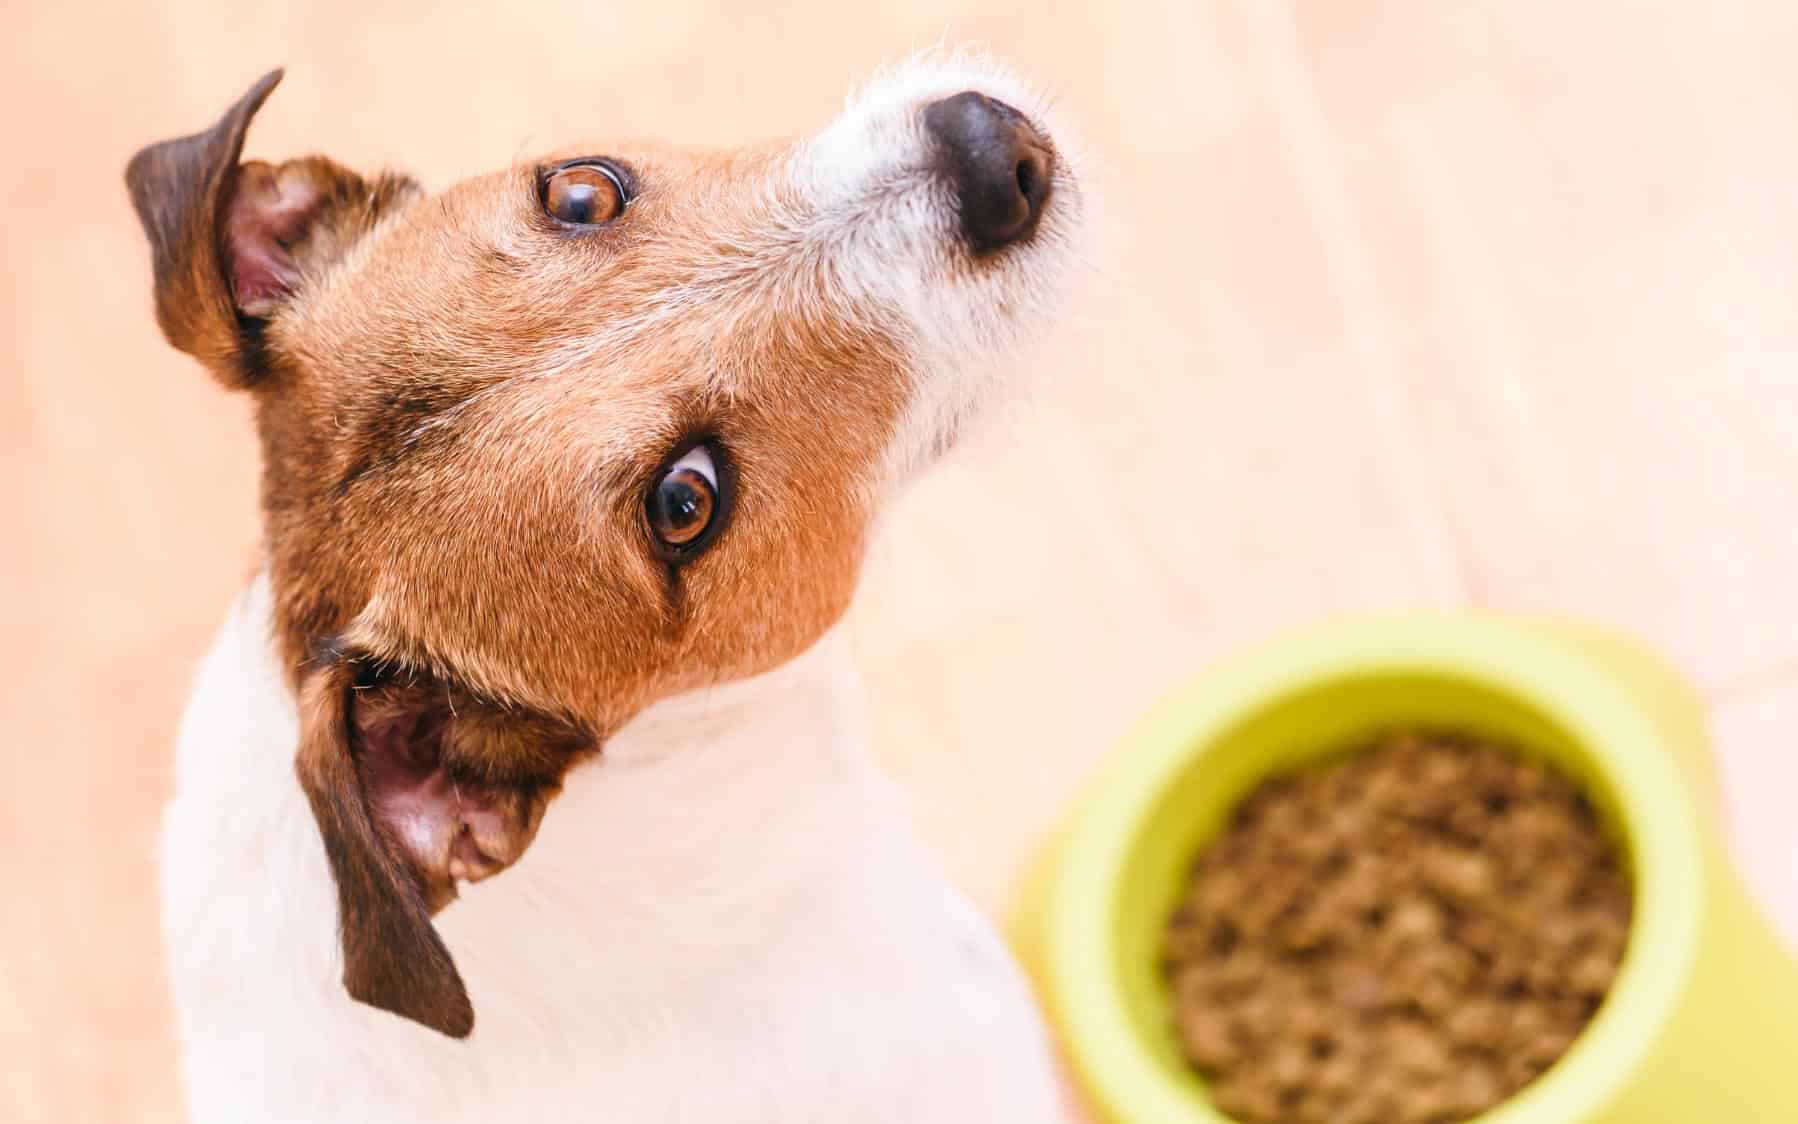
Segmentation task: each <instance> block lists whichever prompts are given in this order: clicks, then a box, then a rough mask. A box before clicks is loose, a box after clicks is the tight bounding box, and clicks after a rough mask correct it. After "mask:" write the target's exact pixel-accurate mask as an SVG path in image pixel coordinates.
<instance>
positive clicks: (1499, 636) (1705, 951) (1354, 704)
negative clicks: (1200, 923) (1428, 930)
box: [1014, 616, 1798, 1124]
mask: <svg viewBox="0 0 1798 1124" xmlns="http://www.w3.org/2000/svg"><path fill="white" fill-rule="evenodd" d="M1402 726H1422V727H1446V728H1453V729H1458V730H1467V731H1470V732H1474V733H1481V734H1486V735H1488V736H1491V737H1495V738H1498V739H1502V740H1504V741H1506V742H1509V743H1513V744H1516V745H1518V746H1520V747H1524V748H1525V749H1526V751H1527V752H1532V753H1536V754H1540V755H1541V756H1543V757H1544V758H1546V759H1548V760H1549V761H1551V762H1552V763H1553V764H1555V765H1556V766H1557V767H1559V768H1560V769H1561V770H1563V771H1565V772H1567V773H1570V774H1571V775H1573V776H1574V777H1575V778H1576V779H1578V780H1579V781H1581V782H1582V783H1583V784H1584V785H1585V786H1586V788H1587V791H1588V793H1589V794H1590V796H1591V797H1592V799H1593V802H1594V804H1595V805H1596V806H1597V807H1598V808H1599V810H1600V812H1601V813H1602V815H1603V816H1604V818H1605V820H1606V822H1607V824H1608V825H1609V828H1610V829H1611V831H1612V832H1613V833H1614V834H1615V836H1616V838H1617V839H1618V840H1619V841H1620V842H1621V844H1622V845H1623V847H1624V849H1625V851H1626V854H1627V856H1628V861H1629V864H1630V867H1631V870H1632V874H1633V878H1634V882H1635V891H1636V913H1635V918H1634V921H1633V924H1632V927H1631V933H1630V941H1629V947H1628V950H1627V951H1626V953H1625V956H1624V961H1623V964H1622V966H1621V969H1620V971H1619V974H1618V977H1617V981H1616V983H1615V985H1614V986H1613V988H1612V990H1611V994H1610V996H1609V997H1608V999H1607V1000H1606V1002H1605V1004H1604V1006H1603V1007H1602V1008H1601V1009H1600V1011H1599V1013H1598V1015H1597V1017H1596V1018H1594V1020H1593V1022H1592V1023H1591V1025H1590V1026H1589V1027H1588V1028H1587V1030H1586V1031H1585V1033H1584V1034H1582V1035H1581V1036H1580V1038H1579V1039H1578V1040H1577V1041H1576V1042H1575V1043H1574V1045H1573V1047H1572V1049H1571V1050H1569V1052H1568V1053H1567V1054H1566V1056H1564V1057H1563V1058H1562V1059H1561V1060H1560V1061H1559V1062H1558V1063H1557V1064H1556V1065H1555V1066H1554V1067H1553V1068H1551V1069H1550V1070H1549V1071H1548V1072H1547V1073H1545V1074H1543V1075H1542V1076H1541V1077H1540V1078H1538V1079H1537V1080H1536V1081H1535V1082H1533V1083H1532V1084H1531V1085H1529V1086H1528V1087H1527V1088H1525V1089H1524V1090H1522V1091H1521V1092H1520V1093H1518V1094H1517V1095H1516V1096H1515V1097H1513V1098H1511V1099H1510V1100H1508V1101H1506V1102H1505V1103H1504V1104H1502V1105H1500V1106H1498V1107H1497V1108H1494V1109H1492V1110H1491V1111H1489V1112H1487V1113H1485V1114H1483V1115H1481V1116H1480V1117H1479V1121H1480V1124H1574V1122H1579V1124H1757V1122H1763V1121H1764V1122H1768V1124H1772V1122H1774V1121H1787V1122H1792V1121H1798V965H1795V964H1794V961H1793V959H1792V957H1791V955H1790V952H1789V950H1787V949H1785V948H1784V947H1783V946H1782V945H1781V944H1780V942H1779V940H1778V938H1777V937H1776V936H1775V934H1774V932H1773V930H1772V928H1771V926H1770V925H1769V924H1768V923H1767V921H1766V919H1765V917H1764V916H1763V915H1762V914H1761V913H1760V911H1759V910H1758V909H1757V908H1756V907H1755V906H1754V904H1753V903H1752V902H1751V901H1750V899H1749V897H1748V896H1747V894H1746V893H1745V891H1744V890H1743V888H1742V886H1741V885H1740V883H1739V880H1738V878H1737V876H1736V874H1735V873H1734V871H1733V870H1732V869H1731V867H1730V866H1729V864H1728V863H1727V861H1726V860H1725V858H1724V857H1723V853H1722V848H1721V845H1720V840H1719V836H1718V828H1717V824H1716V823H1715V818H1714V815H1713V813H1712V810H1711V803H1712V799H1713V796H1714V793H1713V783H1712V780H1711V777H1710V773H1709V764H1708V751H1707V749H1706V746H1705V734H1704V722H1703V714H1702V710H1701V708H1700V707H1699V704H1698V703H1697V702H1696V700H1695V698H1694V697H1693V695H1692V693H1691V691H1690V690H1689V689H1688V688H1687V687H1686V686H1685V684H1684V683H1683V682H1682V681H1681V680H1680V678H1679V677H1678V676H1677V674H1675V673H1674V672H1672V671H1671V670H1670V669H1669V668H1668V667H1667V666H1666V665H1665V664H1663V663H1662V662H1660V661H1659V660H1658V659H1657V658H1655V657H1654V656H1652V655H1651V654H1649V653H1647V652H1646V651H1645V650H1643V649H1641V648H1639V647H1637V646H1635V645H1634V644H1633V643H1631V642H1630V641H1628V640H1625V639H1622V638H1620V637H1617V636H1615V635H1613V634H1610V633H1605V632H1600V631H1597V630H1593V629H1590V628H1586V627H1583V626H1576V625H1549V624H1529V623H1522V622H1507V621H1503V620H1496V619H1488V618H1478V617H1467V616H1412V617H1403V618H1384V619H1377V620H1364V621H1355V622H1348V623H1344V624H1338V625H1334V626H1331V627H1327V628H1324V629H1321V630H1318V631H1314V632H1310V633H1307V634H1304V635H1301V636H1297V637H1293V638H1289V639H1287V640H1284V641H1282V642H1279V643H1276V644H1274V645H1272V646H1270V647H1267V648H1265V649H1262V650H1260V651H1257V652H1253V653H1251V654H1249V655H1247V656H1245V657H1243V658H1241V659H1238V660H1236V661H1234V662H1232V663H1230V664H1229V665H1228V666H1225V667H1222V668H1219V669H1216V670H1214V671H1212V672H1210V673H1208V674H1207V675H1205V676H1204V677H1202V678H1201V679H1200V680H1199V681H1198V682H1196V683H1194V684H1193V685H1192V686H1190V687H1189V688H1187V689H1185V690H1183V691H1180V692H1178V693H1177V694H1175V695H1174V696H1173V697H1172V698H1170V699H1168V700H1167V701H1166V702H1164V703H1163V704H1162V705H1161V706H1160V707H1159V708H1158V709H1157V710H1156V711H1155V712H1154V713H1152V714H1151V715H1150V716H1149V717H1148V718H1147V719H1146V720H1144V721H1143V722H1142V723H1141V724H1140V725H1139V726H1138V727H1137V728H1136V729H1135V730H1134V731H1133V732H1131V733H1130V734H1129V735H1128V736H1126V737H1125V739H1124V741H1123V744H1122V745H1121V746H1120V747H1119V748H1118V750H1117V753H1116V756H1115V759H1114V760H1113V761H1112V763H1111V765H1110V767H1109V768H1108V769H1107V770H1106V772H1105V773H1104V774H1103V776H1102V777H1101V778H1100V781H1099V783H1098V784H1097V785H1096V787H1095V789H1094V791H1093V792H1092V793H1091V794H1090V797H1089V798H1088V800H1087V801H1086V803H1085V804H1084V805H1083V806H1082V807H1081V808H1080V809H1079V810H1078V811H1077V813H1076V815H1075V816H1074V818H1073V819H1072V820H1071V821H1070V823H1069V824H1068V825H1067V826H1066V828H1065V829H1064V830H1063V831H1062V832H1061V834H1060V835H1059V836H1058V837H1057V839H1056V840H1055V841H1054V843H1053V844H1052V846H1051V847H1050V848H1049V849H1048V851H1047V852H1046V853H1045V855H1044V857H1043V859H1042V861H1041V862H1040V864H1039V866H1038V868H1037V870H1036V872H1035V875H1034V877H1033V878H1032V879H1031V881H1030V884H1029V886H1028V888H1027V890H1026V893H1025V897H1024V901H1023V903H1022V906H1021V908H1020V911H1019V913H1018V917H1017V921H1016V924H1015V926H1014V937H1015V940H1016V943H1017V945H1018V947H1019V951H1020V953H1021V955H1022V956H1023V958H1024V961H1025V963H1026V965H1027V967H1028V968H1029V969H1030V971H1031V973H1032V975H1033V976H1034V977H1035V979H1036V982H1037V984H1038V987H1039V988H1040V990H1041V992H1042V994H1043V997H1044V1000H1045V1002H1046V1005H1047V1007H1048V1009H1049V1012H1050V1015H1051V1018H1052V1019H1053V1021H1054V1023H1055V1025H1056V1028H1057V1030H1058V1031H1059V1033H1060V1036H1061V1039H1062V1041H1063V1043H1064V1046H1065V1048H1066V1050H1067V1052H1068V1054H1069V1056H1070V1058H1071V1060H1072V1062H1073V1065H1074V1067H1075V1069H1076V1071H1077V1073H1078V1074H1079V1076H1080V1078H1081V1080H1082V1082H1083V1084H1084V1085H1085V1087H1086V1090H1087V1092H1088V1093H1089V1094H1090V1097H1091V1099H1092V1101H1093V1103H1094V1104H1095V1105H1096V1106H1097V1108H1098V1110H1099V1112H1100V1113H1101V1114H1102V1115H1103V1116H1104V1118H1105V1119H1107V1120H1110V1121H1114V1122H1127V1124H1225V1122H1226V1120H1227V1118H1226V1117H1224V1116H1223V1115H1221V1114H1220V1113H1219V1112H1217V1110H1215V1109H1214V1108H1212V1107H1211V1106H1210V1104H1209V1102H1208V1101H1207V1099H1206V1097H1205V1091H1204V1085H1203V1082H1202V1081H1201V1080H1200V1079H1199V1077H1198V1076H1197V1075H1196V1074H1195V1073H1194V1072H1193V1071H1192V1070H1191V1069H1190V1068H1189V1067H1187V1066H1186V1065H1185V1064H1184V1063H1183V1062H1182V1060H1181V1058H1180V1055H1179V1051H1178V1047H1177V1046H1176V1043H1175V1040H1174V1037H1173V1032H1172V1023H1171V999H1170V996H1169V994H1168V992H1167V990H1166V988H1165V987H1164V985H1163V982H1162V980H1161V978H1160V973H1159V969H1158V963H1159V946H1160V938H1161V932H1162V929H1163V927H1164V925H1165V924H1166V921H1167V918H1168V916H1169V915H1170V913H1171V912H1172V910H1173V908H1174V905H1175V903H1176V901H1177V899H1178V896H1179V894H1180V891H1181V888H1182V885H1183V882H1184V877H1185V874H1186V872H1187V870H1188V868H1189V865H1190V863H1191V861H1192V859H1193V856H1194V855H1195V854H1196V853H1197V852H1198V851H1199V849H1200V848H1201V847H1202V846H1203V845H1204V843H1205V842H1206V841H1207V840H1208V839H1209V838H1210V837H1211V836H1212V835H1214V834H1215V833H1217V832H1218V831H1219V830H1220V829H1221V827H1222V826H1223V824H1224V822H1225V819H1226V817H1227V816H1228V814H1229V811H1230V809H1231V808H1232V807H1233V806H1234V805H1235V803H1236V802H1237V801H1238V800H1240V799H1241V798H1242V797H1243V796H1244V795H1246V794H1247V793H1248V791H1249V790H1250V789H1252V788H1253V787H1254V786H1255V785H1256V784H1257V783H1258V782H1259V781H1261V780H1262V779H1263V778H1265V777H1266V776H1267V775H1269V774H1270V773H1274V772H1279V771H1281V770H1285V769H1290V768H1292V767H1295V766H1299V765H1303V764H1306V763H1307V762H1310V761H1314V760H1316V759H1318V758H1320V757H1324V756H1327V755H1329V754H1331V753H1333V752H1339V751H1341V750H1342V749H1344V748H1345V747H1347V746H1350V745H1352V744H1353V743H1355V742H1356V741H1357V740H1359V739H1362V738H1365V737H1366V736H1367V735H1369V734H1371V733H1373V732H1375V731H1377V730H1380V729H1389V728H1392V727H1402Z"/></svg>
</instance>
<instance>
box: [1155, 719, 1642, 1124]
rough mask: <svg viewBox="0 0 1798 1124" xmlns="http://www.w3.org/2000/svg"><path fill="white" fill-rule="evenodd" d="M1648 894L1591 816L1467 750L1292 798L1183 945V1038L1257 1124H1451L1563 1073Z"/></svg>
mask: <svg viewBox="0 0 1798 1124" xmlns="http://www.w3.org/2000/svg"><path fill="white" fill-rule="evenodd" d="M1630 908H1631V898H1630V886H1629V881H1628V878H1627V876H1626V875H1625V874H1624V872H1623V871H1622V869H1621V868H1620V866H1619V861H1618V858H1617V855H1616V853H1615V852H1614V851H1613V849H1612V848H1611V847H1610V846H1609V845H1608V844H1607V842H1606V841H1605V839H1604V837H1603V835H1602V834H1601V832H1600V830H1599V825H1598V823H1597V819H1596V817H1595V815H1594V813H1593V810H1592V808H1591V806H1590V805H1589V804H1587V802H1586V800H1585V798H1584V797H1583V796H1582V795H1581V794H1580V793H1579V792H1578V791H1576V790H1575V789H1574V787H1573V786H1572V785H1571V784H1570V783H1569V782H1568V781H1567V780H1565V779H1563V778H1562V777H1561V776H1559V775H1558V774H1556V773H1554V772H1552V771H1550V770H1548V769H1546V768H1543V767H1541V766H1538V765H1533V764H1529V763H1526V762H1524V761H1522V760H1520V759H1519V758H1517V757H1515V756H1513V755H1512V754H1510V753H1508V752H1506V751H1505V750H1504V749H1502V748H1500V747H1497V746H1494V745H1490V744H1485V743H1481V742H1477V741H1474V740H1472V739H1468V738H1464V737H1454V736H1438V735H1417V734H1402V735H1394V736H1391V737H1387V738H1384V739H1382V740H1381V741H1380V742H1379V743H1378V744H1376V745H1374V746H1373V747H1371V748H1370V749H1368V750H1367V751H1366V752H1363V753H1360V754H1357V755H1355V756H1353V757H1351V758H1349V759H1347V760H1345V761H1343V762H1341V763H1339V764H1335V765H1332V766H1329V767H1325V768H1320V769H1316V770H1314V771H1310V772H1304V773H1299V774H1296V775H1293V776H1288V777H1281V778H1276V779H1274V780H1271V781H1269V782H1267V783H1266V784H1264V785H1262V786H1261V787H1260V788H1259V789H1257V790H1256V791H1255V792H1254V793H1253V794H1251V795H1250V796H1249V798H1248V799H1247V800H1245V801H1244V802H1243V803H1242V804H1241V805H1240V806H1239V807H1238V809H1237V810H1236V813H1235V816H1234V819H1233V820H1232V821H1231V823H1230V825H1229V826H1228V828H1227V829H1226V830H1225V832H1224V834H1223V835H1222V836H1221V837H1219V838H1218V839H1217V840H1216V841H1215V842H1213V843H1212V844H1211V845H1210V846H1208V847H1207V848H1206V849H1205V851H1204V852H1203V854H1201V855H1200V856H1199V859H1198V862H1197V864H1196V865H1195V868H1194V870H1193V874H1192V881H1191V884H1190V886H1189V888H1188V890H1187V894H1186V897H1185V900H1184V901H1183V902H1182V904H1181V905H1180V907H1179V909H1178V910H1177V911H1176V913H1175V915H1174V917H1173V919H1172V921H1171V922H1170V923H1169V925H1168V930H1167V934H1166V943H1165V949H1164V953H1165V962H1166V970H1167V974H1168V979H1169V981H1170V983H1171V985H1172V987H1173V992H1174V999H1175V1022H1176V1025H1177V1029H1178V1032H1179V1039H1180V1043H1181V1046H1182V1048H1183V1049H1184V1052H1185V1054H1186V1057H1187V1058H1188V1060H1190V1061H1191V1063H1192V1064H1193V1065H1194V1066H1196V1067H1197V1068H1198V1070H1199V1071H1200V1072H1201V1073H1202V1074H1203V1075H1204V1076H1205V1078H1206V1079H1207V1082H1208V1084H1209V1086H1210V1090H1211V1097H1212V1100H1213V1103H1215V1104H1216V1106H1217V1107H1218V1108H1219V1109H1220V1110H1221V1111H1223V1112H1225V1113H1227V1114H1229V1115H1230V1116H1232V1117H1234V1118H1235V1119H1237V1120H1239V1121H1243V1122H1245V1124H1448V1122H1452V1121H1459V1120H1464V1119H1466V1118H1467V1117H1469V1116H1473V1115H1476V1114H1477V1113H1479V1112H1481V1111H1483V1110H1485V1109H1487V1108H1489V1107H1491V1106H1493V1105H1495V1104H1497V1103H1499V1102H1500V1101H1503V1100H1504V1099H1506V1098H1507V1097H1509V1096H1510V1095H1511V1094H1512V1093H1514V1092H1516V1091H1517V1090H1518V1089H1520V1088H1521V1087H1522V1086H1524V1085H1525V1084H1527V1083H1528V1082H1529V1081H1530V1080H1531V1079H1532V1078H1534V1077H1535V1076H1536V1075H1537V1074H1539V1073H1541V1072H1542V1071H1543V1070H1545V1069H1547V1068H1548V1067H1549V1065H1551V1064H1552V1063H1553V1062H1554V1061H1555V1060H1556V1059H1557V1058H1559V1057H1560V1056H1561V1054H1563V1053H1564V1052H1565V1051H1566V1050H1567V1047H1568V1046H1569V1045H1570V1044H1571V1043H1572V1042H1573V1039H1574V1037H1575V1036H1576V1035H1578V1034H1579V1032H1580V1030H1581V1029H1582V1028H1583V1027H1584V1026H1585V1025H1586V1022H1587V1021H1588V1020H1589V1019H1591V1017H1592V1015H1593V1013H1594V1012H1596V1011H1597V1009H1598V1006H1599V1003H1600V1002H1601V1001H1602V999H1603V998H1604V995H1605V992H1606V991H1607V990H1608V989H1609V987H1610V985H1611V980H1612V978H1613V976H1614V975H1615V974H1616V971H1617V964H1618V961H1619V959H1620V958H1621V957H1622V955H1623V947H1624V943H1625V938H1626V936H1627V934H1628V931H1629V921H1630Z"/></svg>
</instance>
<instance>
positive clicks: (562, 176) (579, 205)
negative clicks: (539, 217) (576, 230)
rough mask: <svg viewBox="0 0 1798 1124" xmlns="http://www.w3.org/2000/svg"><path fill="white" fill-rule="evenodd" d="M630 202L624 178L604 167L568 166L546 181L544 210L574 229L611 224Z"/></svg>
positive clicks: (551, 174) (545, 179)
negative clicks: (576, 227) (575, 227)
mask: <svg viewBox="0 0 1798 1124" xmlns="http://www.w3.org/2000/svg"><path fill="white" fill-rule="evenodd" d="M628 202H630V197H629V195H628V194H627V193H626V192H625V190H624V180H623V178H622V177H621V176H619V174H618V173H617V172H615V171H613V170H612V169H611V168H610V167H608V166H606V165H604V164H599V163H591V162H589V163H581V164H567V165H564V166H562V167H560V168H557V169H556V170H555V171H553V172H551V173H549V175H548V176H546V177H545V178H544V180H543V209H544V210H545V211H547V212H549V215H550V217H551V218H554V219H556V220H557V221H559V222H565V223H569V224H570V225H573V226H598V225H599V224H601V223H608V222H611V221H612V220H613V219H615V218H617V217H618V216H619V215H620V214H621V213H622V212H623V211H624V205H625V204H626V203H628Z"/></svg>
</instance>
